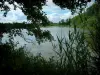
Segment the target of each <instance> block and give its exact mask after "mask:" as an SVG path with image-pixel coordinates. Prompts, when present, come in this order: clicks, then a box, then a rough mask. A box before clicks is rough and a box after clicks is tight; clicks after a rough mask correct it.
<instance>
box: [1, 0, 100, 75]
mask: <svg viewBox="0 0 100 75" xmlns="http://www.w3.org/2000/svg"><path fill="white" fill-rule="evenodd" d="M5 1H7V2H9V3H10V4H13V5H14V6H15V7H16V5H15V4H14V2H17V3H18V4H20V5H22V6H23V7H21V9H22V10H23V12H24V14H26V15H27V18H28V19H29V20H31V21H32V24H25V23H21V24H20V23H14V24H8V23H7V24H3V23H1V24H0V26H1V27H0V39H1V38H2V34H3V33H10V37H11V36H12V35H14V34H17V35H19V34H20V33H21V32H20V30H21V29H27V30H28V31H29V32H32V31H34V32H36V33H34V34H36V36H37V38H38V37H40V38H41V37H44V36H43V35H42V34H38V33H41V32H42V31H41V30H40V28H39V25H40V24H41V20H43V22H42V23H46V22H47V19H46V17H45V15H43V12H41V9H42V5H44V4H45V0H37V1H34V2H33V1H32V0H1V1H0V2H1V3H0V8H2V9H3V10H5V11H6V12H5V13H4V15H6V14H7V11H9V8H8V6H6V5H5V4H4V2H5ZM53 1H54V2H55V4H57V5H59V6H60V7H62V8H66V7H67V8H69V9H71V10H74V9H76V8H78V7H79V6H80V8H81V7H82V6H83V5H85V4H86V3H87V2H89V1H90V0H87V1H86V0H66V1H63V0H53ZM96 1H98V2H99V0H96ZM99 7H100V5H99V4H97V5H95V4H94V5H93V7H90V8H88V9H87V11H86V12H85V13H81V14H79V16H76V17H74V18H73V19H71V22H70V21H69V22H68V24H70V23H74V25H77V24H80V25H82V24H83V25H85V24H86V25H89V26H90V25H91V24H92V25H93V26H94V28H95V31H94V32H91V34H90V35H91V38H92V40H93V42H92V43H94V45H93V46H91V47H92V48H93V49H92V48H90V47H89V46H88V45H89V44H88V42H87V41H86V39H85V36H84V31H83V32H82V33H81V32H80V31H77V29H76V28H74V32H71V31H69V40H66V39H65V40H64V39H63V38H62V39H59V38H58V47H59V48H58V50H57V51H56V49H54V51H55V52H56V53H57V56H58V60H57V59H56V60H55V59H54V58H53V57H51V58H50V59H49V60H46V59H44V58H43V57H42V56H41V55H38V56H33V55H30V54H28V53H27V52H26V51H25V49H24V48H19V49H16V48H15V47H14V44H13V43H12V42H10V43H9V44H8V43H6V44H3V43H0V75H4V74H5V73H7V74H10V75H12V74H13V75H18V74H22V75H100V46H99V45H100V34H99V32H100V22H99V21H100V16H99V14H98V13H99V11H100V10H99ZM94 8H95V10H94ZM32 10H33V11H32ZM80 10H81V9H80ZM90 11H91V14H90ZM87 14H88V15H87ZM93 14H94V15H93ZM83 15H85V16H83ZM74 19H75V20H74ZM73 20H74V21H73ZM77 20H78V21H77ZM94 20H96V21H94ZM88 22H90V24H89V23H88ZM91 22H92V23H91ZM8 25H9V26H8ZM42 33H43V34H45V35H46V36H49V35H47V34H48V33H49V32H47V33H44V32H42ZM30 34H31V33H30ZM32 34H33V33H32ZM38 35H39V36H38ZM0 42H1V40H0ZM54 47H55V46H54Z"/></svg>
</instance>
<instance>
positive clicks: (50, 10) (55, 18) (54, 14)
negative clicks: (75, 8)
mask: <svg viewBox="0 0 100 75" xmlns="http://www.w3.org/2000/svg"><path fill="white" fill-rule="evenodd" d="M6 4H7V3H6ZM92 4H93V1H92V2H90V3H89V4H88V7H89V6H91V5H92ZM9 7H10V8H11V11H9V12H8V14H7V17H3V12H0V22H4V23H7V22H23V21H27V17H26V16H25V15H24V14H23V13H22V11H21V10H20V9H18V8H17V10H13V6H12V5H9ZM42 8H43V11H44V12H45V13H46V14H47V17H48V19H49V20H50V21H52V22H54V23H57V22H59V21H60V20H61V19H68V18H72V17H73V16H75V15H76V14H75V15H71V11H70V10H68V9H64V10H63V9H61V8H60V7H58V6H57V5H55V4H54V3H53V2H52V0H47V3H46V6H43V7H42Z"/></svg>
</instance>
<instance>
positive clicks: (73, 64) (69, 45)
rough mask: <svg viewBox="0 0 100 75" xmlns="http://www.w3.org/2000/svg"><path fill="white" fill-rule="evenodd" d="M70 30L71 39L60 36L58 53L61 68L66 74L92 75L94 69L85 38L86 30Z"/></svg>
mask: <svg viewBox="0 0 100 75" xmlns="http://www.w3.org/2000/svg"><path fill="white" fill-rule="evenodd" d="M74 31H75V32H71V31H69V39H68V40H67V39H66V38H59V37H58V45H59V46H58V47H59V48H58V49H57V50H56V49H54V51H55V52H56V53H57V55H58V59H59V61H58V62H59V64H60V68H62V69H64V70H63V71H64V75H66V74H67V75H91V74H92V69H93V63H92V57H91V54H92V52H91V50H90V48H89V46H88V43H87V42H86V40H85V36H84V31H83V32H82V31H80V30H77V29H76V28H75V29H74Z"/></svg>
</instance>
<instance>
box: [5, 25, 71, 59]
mask: <svg viewBox="0 0 100 75" xmlns="http://www.w3.org/2000/svg"><path fill="white" fill-rule="evenodd" d="M41 29H42V30H49V31H50V32H51V34H52V36H53V37H54V40H55V41H52V43H53V44H56V45H57V44H58V43H57V36H58V37H59V38H61V37H64V38H66V39H68V33H69V30H73V29H71V28H67V27H47V28H41ZM25 32H26V31H23V33H24V36H25V38H27V39H29V40H31V41H33V43H27V42H25V41H24V40H23V39H22V38H21V37H19V36H17V37H16V38H14V41H15V42H17V41H19V45H18V46H23V45H25V44H26V48H27V49H28V50H29V51H30V52H31V53H33V54H34V55H36V54H38V53H41V54H42V55H43V56H44V57H49V56H52V55H55V53H54V51H53V46H52V43H51V42H49V41H46V42H44V43H41V44H40V45H39V44H38V43H37V41H36V39H35V37H34V36H27V34H26V33H25ZM3 39H6V40H7V37H5V38H3ZM3 42H4V41H3Z"/></svg>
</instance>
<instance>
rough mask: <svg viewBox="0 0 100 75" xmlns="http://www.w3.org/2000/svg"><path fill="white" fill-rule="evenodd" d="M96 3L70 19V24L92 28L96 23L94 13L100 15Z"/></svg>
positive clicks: (99, 9)
mask: <svg viewBox="0 0 100 75" xmlns="http://www.w3.org/2000/svg"><path fill="white" fill-rule="evenodd" d="M97 5H98V4H97V3H94V4H93V5H92V6H90V7H89V8H87V10H86V11H85V12H83V13H81V14H80V13H79V15H78V16H75V17H73V18H72V19H71V23H72V26H73V25H74V24H75V25H76V26H77V27H81V28H82V27H84V26H85V27H86V28H93V27H94V25H95V23H96V18H97V17H96V15H97V14H98V16H100V8H98V7H97Z"/></svg>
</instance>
